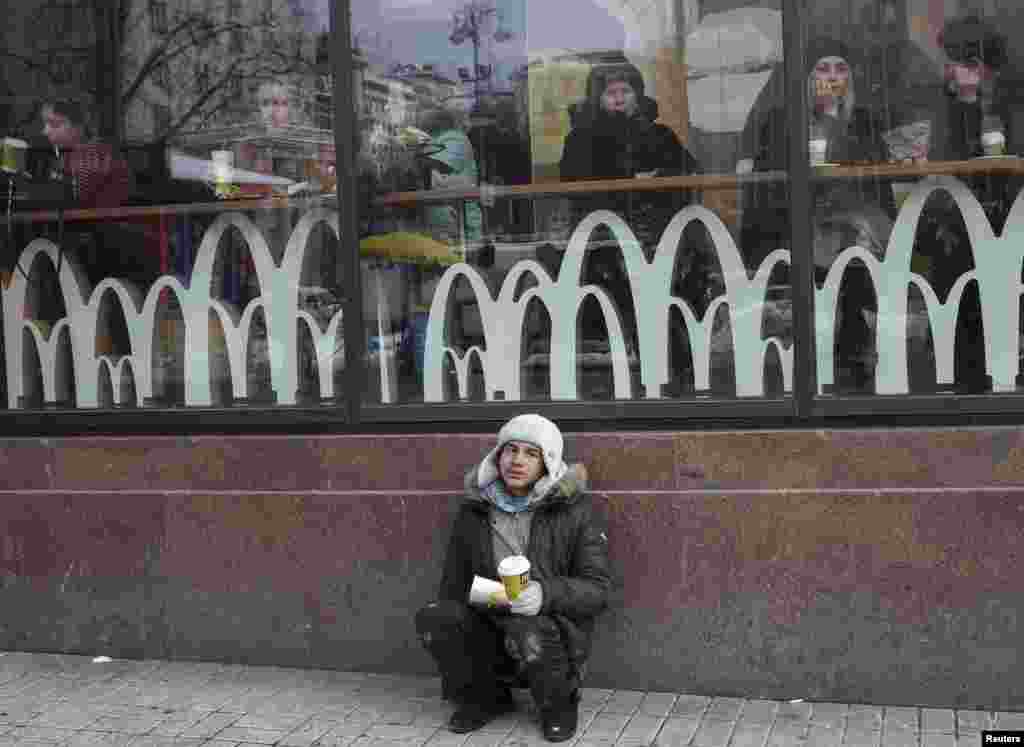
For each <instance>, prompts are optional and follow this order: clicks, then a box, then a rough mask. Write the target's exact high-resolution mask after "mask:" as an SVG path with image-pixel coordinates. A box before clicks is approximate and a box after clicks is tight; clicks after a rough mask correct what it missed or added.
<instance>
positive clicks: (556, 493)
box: [462, 463, 588, 510]
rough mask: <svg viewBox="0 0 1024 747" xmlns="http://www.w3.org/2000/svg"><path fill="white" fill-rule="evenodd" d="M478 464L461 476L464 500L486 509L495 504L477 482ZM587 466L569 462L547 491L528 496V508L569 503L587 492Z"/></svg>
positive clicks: (552, 506) (549, 506)
mask: <svg viewBox="0 0 1024 747" xmlns="http://www.w3.org/2000/svg"><path fill="white" fill-rule="evenodd" d="M479 472H480V468H479V466H477V467H474V468H473V469H471V470H469V471H468V472H467V473H466V475H465V477H464V478H463V481H462V485H463V488H464V489H465V497H464V500H465V501H466V503H467V504H470V505H472V506H473V507H474V508H479V509H480V510H488V509H490V508H491V506H493V505H495V504H494V501H493V500H492V499H491V498H489V497H488V496H487V494H486V493H485V492H484V491H483V489H482V488H481V487H480V485H479V483H478V479H477V476H478V474H479ZM587 477H588V476H587V468H586V467H585V466H583V465H582V464H579V463H577V464H570V465H569V466H568V469H566V471H565V474H564V475H562V477H561V478H560V479H558V480H557V481H555V483H554V484H552V485H551V486H550V487H549V488H548V489H547V491H545V492H544V493H542V494H539V495H532V496H530V504H529V505H530V508H531V509H541V508H554V507H555V506H558V505H571V504H573V503H575V502H576V501H578V500H579V499H580V497H582V496H583V494H585V493H586V492H587Z"/></svg>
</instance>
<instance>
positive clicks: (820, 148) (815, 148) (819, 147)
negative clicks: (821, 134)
mask: <svg viewBox="0 0 1024 747" xmlns="http://www.w3.org/2000/svg"><path fill="white" fill-rule="evenodd" d="M827 151H828V140H825V139H824V138H811V139H810V140H809V141H808V142H807V152H808V153H809V154H810V157H811V165H813V166H817V165H818V164H822V163H825V153H826V152H827Z"/></svg>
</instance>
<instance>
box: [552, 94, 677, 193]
mask: <svg viewBox="0 0 1024 747" xmlns="http://www.w3.org/2000/svg"><path fill="white" fill-rule="evenodd" d="M570 116H571V118H572V124H573V128H572V130H571V131H570V132H569V135H568V136H567V137H566V139H565V145H564V146H563V149H562V161H561V163H560V165H559V170H560V173H561V176H562V179H563V180H564V181H570V180H576V179H630V178H632V177H634V176H636V175H637V174H638V173H647V172H651V171H657V173H658V176H673V175H679V174H689V173H693V172H695V171H697V162H696V161H695V160H694V158H693V156H691V155H690V154H689V152H687V151H686V149H684V148H683V146H682V144H680V142H679V138H677V137H676V134H675V133H674V132H673V131H672V130H671V129H670V128H668V127H666V126H665V125H663V124H658V123H657V122H655V120H656V119H657V118H658V105H657V103H656V102H655V101H654V100H653V99H649V98H646V97H644V98H642V99H640V101H639V105H638V107H637V111H636V114H634V115H633V116H632V117H626V116H623V115H617V114H609V113H607V112H603V111H600V110H599V109H598V110H597V111H596V112H594V111H593V107H586V106H582V105H576V106H575V107H572V108H571V109H570Z"/></svg>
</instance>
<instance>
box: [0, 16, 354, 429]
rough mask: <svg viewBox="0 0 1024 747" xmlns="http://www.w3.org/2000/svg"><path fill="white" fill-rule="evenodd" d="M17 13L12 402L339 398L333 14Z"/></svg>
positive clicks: (11, 135)
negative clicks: (331, 57) (330, 52)
mask: <svg viewBox="0 0 1024 747" xmlns="http://www.w3.org/2000/svg"><path fill="white" fill-rule="evenodd" d="M8 5H9V6H10V7H8V8H7V23H6V24H5V31H4V32H3V35H2V37H0V39H2V42H0V43H2V45H3V53H4V61H5V64H4V69H3V72H2V74H0V128H2V133H0V135H2V137H3V140H2V151H0V155H2V163H0V169H2V172H3V181H2V182H0V184H2V185H3V187H4V188H5V190H6V200H5V207H4V213H5V215H4V217H5V220H4V224H3V229H2V230H3V232H4V236H3V242H2V246H3V252H2V256H0V265H2V267H0V270H2V281H3V287H2V296H3V353H4V358H5V364H6V365H5V368H4V372H5V384H6V397H5V398H4V402H5V404H6V406H8V407H11V408H39V407H78V408H90V409H95V408H111V407H147V406H153V407H187V406H198V407H210V406H214V407H231V406H240V405H244V404H246V403H259V404H267V403H277V404H280V405H289V404H295V403H321V402H332V401H333V399H334V397H335V395H337V394H339V389H338V385H339V376H340V368H341V362H342V360H343V355H342V354H341V353H340V352H339V351H340V350H341V329H340V326H339V322H340V318H341V311H340V300H339V299H340V297H341V295H342V293H341V291H340V289H339V285H340V283H341V282H342V278H341V277H340V276H339V274H338V270H337V267H338V261H337V259H338V239H337V220H336V217H335V215H336V213H335V207H336V206H335V205H334V204H333V201H334V196H333V195H334V163H335V157H334V145H333V143H334V136H333V130H332V127H333V121H332V116H333V105H332V101H331V90H332V88H331V83H330V67H329V60H328V50H329V49H330V44H329V24H330V18H329V14H328V3H327V2H326V0H323V1H322V2H321V1H319V0H259V1H258V2H256V1H253V2H242V1H241V0H213V1H212V2H211V1H209V0H206V1H202V2H201V1H199V0H185V1H183V2H170V1H168V0H122V2H120V3H108V2H97V1H96V0H59V1H58V0H32V1H31V2H20V3H13V4H8ZM118 9H119V10H118Z"/></svg>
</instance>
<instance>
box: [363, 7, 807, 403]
mask: <svg viewBox="0 0 1024 747" xmlns="http://www.w3.org/2000/svg"><path fill="white" fill-rule="evenodd" d="M704 5H707V4H706V3H703V4H702V3H698V2H695V1H694V2H691V1H690V0H686V2H678V1H675V0H672V1H670V0H659V2H656V3H653V4H652V3H645V4H643V6H642V7H641V6H639V5H637V6H636V7H633V5H632V4H630V3H613V4H609V3H604V2H594V1H593V0H571V1H564V2H559V3H544V2H537V1H536V0H489V1H487V0H472V1H469V2H466V1H463V2H458V3H455V4H451V3H430V4H428V6H423V5H417V6H416V10H415V12H413V11H412V10H409V11H408V12H403V11H402V10H401V9H400V8H396V7H395V5H394V4H393V3H388V2H385V1H384V0H373V1H369V2H360V3H354V4H353V5H352V24H353V32H354V41H353V43H354V45H355V46H356V47H357V48H358V49H359V52H360V55H361V58H362V60H363V63H362V66H361V68H362V76H363V78H362V84H361V86H360V90H361V93H362V96H363V97H364V100H363V101H361V102H355V105H356V111H358V112H360V113H361V116H360V119H359V128H360V138H361V140H360V147H361V152H360V159H359V176H360V185H361V190H362V191H361V234H362V236H361V240H360V253H361V258H362V260H361V261H362V268H363V269H362V272H363V284H362V285H363V289H364V304H363V313H364V317H365V322H366V326H367V330H366V334H367V338H368V341H369V344H368V357H367V362H366V368H367V374H368V375H367V382H368V384H367V387H366V390H365V392H364V396H365V399H366V401H367V402H371V403H401V402H424V401H425V402H441V401H460V400H469V401H473V400H486V401H492V400H540V401H544V400H607V399H619V400H630V399H660V398H668V399H694V398H698V397H707V398H721V399H733V398H737V397H749V398H778V397H785V396H788V395H789V394H790V392H791V390H792V375H791V372H792V352H791V351H792V301H791V294H790V292H789V272H788V270H789V261H790V254H789V246H788V236H787V234H786V231H785V222H784V221H781V220H780V218H779V217H778V215H777V210H778V209H780V208H781V207H784V206H785V205H786V202H787V184H786V180H785V169H784V161H785V158H784V152H785V151H784V146H783V147H782V150H778V149H775V146H774V145H770V146H767V148H766V151H765V153H764V154H758V153H756V152H754V151H753V150H751V148H753V147H754V146H755V145H756V143H755V138H753V137H752V136H751V135H750V133H751V130H750V127H751V125H750V121H749V120H750V116H751V114H752V112H754V111H759V110H762V109H765V110H767V109H770V108H771V107H772V106H773V105H776V104H779V105H781V103H782V100H783V99H782V96H781V91H782V88H783V86H782V79H781V76H782V70H781V68H782V65H781V61H782V39H781V29H782V25H781V11H780V10H779V8H778V6H777V4H772V3H758V2H751V3H747V4H746V5H744V6H743V7H741V8H733V9H731V10H717V11H710V10H708V9H706V8H704V9H702V6H704ZM784 124H785V123H784V121H782V120H781V119H778V118H776V119H775V120H773V126H774V127H777V130H773V131H772V132H773V135H774V137H777V138H779V139H782V138H784V137H785V127H784ZM761 155H763V156H764V157H763V158H761V157H760V156H761ZM755 160H756V161H757V163H756V166H755V163H754V161H755ZM755 185H758V186H759V187H760V189H755V188H754V187H755ZM758 199H760V202H759V203H758V202H757V200H758ZM755 215H759V216H760V217H759V218H756V223H757V225H758V227H759V228H760V232H755V231H753V230H750V229H749V225H748V224H751V223H752V222H754V221H755V218H754V216H755Z"/></svg>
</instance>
